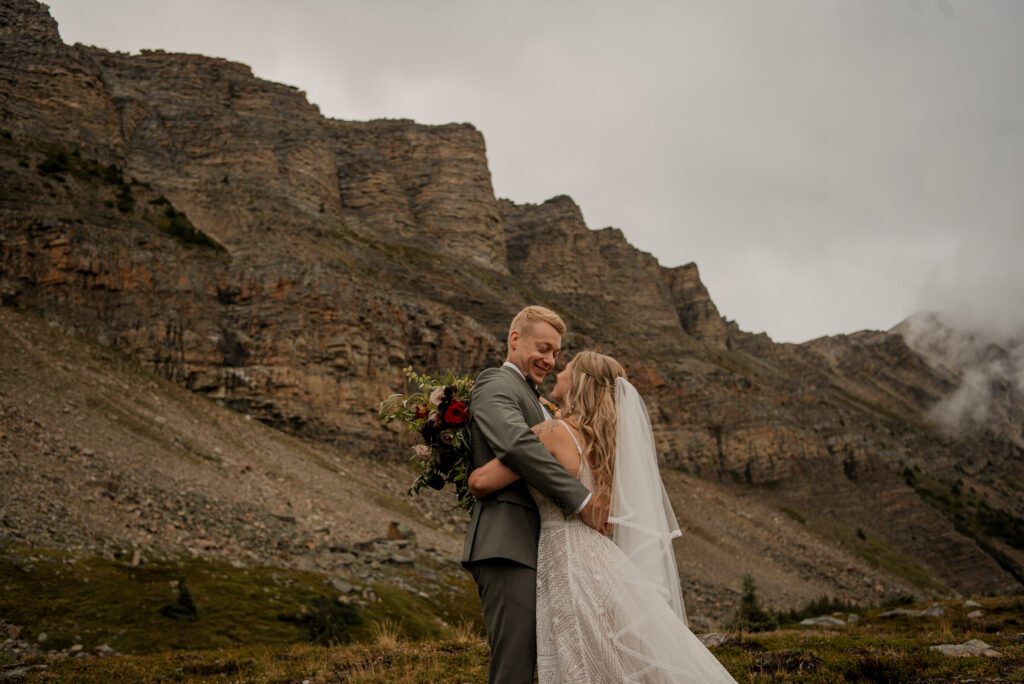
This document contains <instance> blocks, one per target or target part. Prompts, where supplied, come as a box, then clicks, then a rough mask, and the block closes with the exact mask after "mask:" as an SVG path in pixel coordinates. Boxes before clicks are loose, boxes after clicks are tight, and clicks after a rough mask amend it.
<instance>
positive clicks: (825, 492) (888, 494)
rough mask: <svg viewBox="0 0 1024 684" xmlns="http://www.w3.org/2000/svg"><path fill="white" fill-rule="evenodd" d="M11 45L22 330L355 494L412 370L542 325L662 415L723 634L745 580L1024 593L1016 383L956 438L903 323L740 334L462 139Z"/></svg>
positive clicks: (868, 589) (10, 278)
mask: <svg viewBox="0 0 1024 684" xmlns="http://www.w3.org/2000/svg"><path fill="white" fill-rule="evenodd" d="M0 38H2V42H0V56H2V60H0V83H2V86H0V173H2V176H0V178H2V187H0V302H2V303H3V305H4V306H5V307H16V308H19V309H22V310H25V311H27V312H30V313H31V314H32V315H36V316H41V317H43V318H44V319H45V320H47V321H49V322H50V323H51V324H52V325H53V326H54V327H55V328H56V329H58V330H60V331H62V332H64V333H69V334H71V335H73V336H77V337H85V338H88V339H93V340H96V341H98V342H99V343H100V344H101V345H104V346H106V347H109V348H112V349H116V350H118V352H119V353H123V354H124V355H126V357H127V358H130V359H132V360H134V361H135V362H137V363H138V364H140V365H141V367H142V368H144V369H146V370H147V371H148V372H151V373H154V374H155V375H156V376H158V377H160V378H163V379H165V380H167V381H170V382H171V383H173V384H174V385H176V386H178V387H183V388H187V389H188V390H191V391H192V392H194V393H196V394H198V395H200V396H202V397H205V398H206V399H209V400H211V401H213V402H215V403H216V404H219V405H220V406H222V407H225V408H230V409H233V410H234V411H235V412H237V413H239V414H242V415H244V416H249V417H252V418H254V419H257V420H258V421H259V422H261V423H263V424H266V425H267V426H270V427H273V428H278V429H280V430H283V431H285V432H287V433H290V434H291V435H292V436H295V437H298V438H300V439H302V440H304V441H305V442H306V443H307V444H310V445H314V446H312V447H310V448H315V449H318V450H322V449H327V450H329V451H330V452H331V453H336V454H338V455H339V457H343V458H345V459H353V460H352V463H353V464H361V465H353V466H351V468H352V470H351V472H356V471H357V470H365V471H373V470H374V468H377V467H383V466H381V464H383V463H386V464H388V465H387V467H388V468H399V469H400V468H401V464H402V461H403V460H404V453H403V451H402V448H401V447H400V446H398V445H396V442H395V439H394V436H393V434H392V433H390V432H388V431H387V430H385V429H383V428H381V427H380V426H379V425H378V424H377V423H376V421H375V420H374V406H375V404H376V402H377V401H378V400H379V399H381V398H383V397H384V396H386V395H387V394H389V393H390V392H391V391H394V390H395V389H398V388H401V387H403V383H404V379H403V375H402V369H403V368H404V367H406V366H408V365H412V366H414V367H416V368H417V369H421V370H431V369H444V368H453V369H461V370H463V371H467V372H471V371H477V370H480V369H481V368H483V367H486V366H488V365H491V364H494V363H497V362H499V361H500V360H501V358H502V357H503V352H504V346H503V345H504V334H505V329H506V326H507V324H508V321H509V320H510V319H511V316H512V315H513V314H514V313H515V312H516V311H517V310H518V309H519V308H521V307H522V306H524V305H526V304H529V303H542V304H545V305H547V306H550V307H552V308H554V309H556V310H557V311H559V312H560V313H562V314H563V316H564V318H565V319H566V321H567V323H568V325H569V328H570V332H569V334H568V335H567V337H566V340H565V342H566V344H567V347H568V348H569V349H570V351H571V350H578V349H582V348H586V347H594V348H598V349H600V350H602V351H605V352H608V353H611V354H614V355H616V356H618V357H619V358H621V360H623V361H624V363H625V365H626V367H627V368H628V370H629V372H630V374H631V375H632V377H633V378H634V379H635V381H636V383H637V385H638V386H639V387H640V389H641V391H642V392H643V393H644V395H645V397H646V398H647V400H648V406H649V409H650V411H651V415H652V419H653V420H654V422H655V430H656V437H657V439H658V442H659V450H660V453H661V455H662V456H663V457H664V473H665V477H666V480H667V482H668V483H669V484H670V488H671V494H672V496H673V500H674V501H675V502H676V504H677V509H676V510H677V512H678V513H679V515H680V518H681V520H684V521H686V522H687V523H688V524H689V525H690V529H691V532H692V535H691V541H692V544H690V545H689V546H687V547H686V550H685V551H684V550H682V549H680V550H679V553H680V567H681V573H682V575H683V576H684V581H685V582H687V583H688V586H690V587H691V591H692V592H693V593H694V594H695V595H697V596H702V597H707V598H704V599H701V600H699V601H698V603H702V604H703V605H705V606H706V607H707V609H708V610H709V611H710V610H712V609H713V606H715V605H718V606H719V607H721V606H722V605H726V604H727V603H728V601H729V600H731V598H730V597H732V598H734V597H735V595H736V593H737V592H738V590H739V586H740V577H741V575H742V573H743V572H744V571H745V570H748V569H756V570H757V573H759V574H760V575H761V576H762V578H763V580H762V584H763V585H764V590H765V593H766V595H767V596H768V597H769V600H770V601H775V602H776V603H779V604H787V605H794V604H796V603H798V602H800V601H801V597H809V596H812V595H817V594H819V593H823V592H829V593H832V594H833V595H838V596H843V597H845V598H848V599H854V600H862V601H878V600H881V599H882V598H884V597H885V596H888V595H891V594H894V593H899V592H902V591H909V592H914V593H918V594H921V595H940V594H948V593H1004V592H1011V591H1019V590H1021V588H1022V587H1024V572H1022V570H1021V566H1022V564H1024V551H1022V549H1024V520H1022V518H1024V503H1022V502H1024V497H1021V492H1022V491H1024V449H1022V446H1021V433H1020V425H1021V423H1020V422H1019V416H1020V407H1021V406H1022V403H1021V401H1020V393H1019V389H1018V390H1013V391H1010V390H1008V391H1007V393H1006V395H1005V397H1004V399H1005V401H1004V402H1003V404H1000V406H1003V405H1005V407H1007V408H1005V409H1004V412H1005V413H1006V414H1007V416H1010V419H1009V422H1008V423H1007V425H1008V426H1009V427H1008V428H1007V429H1006V430H1001V431H999V430H997V431H993V430H992V429H990V427H991V426H989V425H975V424H968V425H963V426H960V429H959V430H958V431H956V432H950V431H949V430H948V429H945V428H943V427H942V425H941V424H939V423H937V422H936V419H935V416H934V413H933V411H934V407H935V406H937V405H940V404H941V403H942V402H943V401H945V400H947V399H948V398H950V397H952V396H955V395H956V393H957V391H958V388H960V387H962V386H963V383H964V375H963V373H962V372H960V371H957V370H956V369H955V368H953V369H951V368H950V367H947V366H943V365H941V364H937V363H935V361H934V358H933V357H932V356H929V354H927V353H924V352H922V350H921V348H920V347H919V346H916V345H915V344H914V343H913V342H912V341H911V340H910V339H909V338H908V335H907V331H906V329H905V328H899V327H898V328H896V329H894V330H893V331H889V332H875V331H865V332H861V333H856V334H853V335H841V336H834V337H826V338H821V339H818V340H812V341H810V342H807V343H804V344H800V345H793V344H776V343H774V342H772V340H771V339H769V338H768V337H767V336H766V335H763V334H761V335H755V334H751V333H747V332H744V331H742V330H741V329H740V327H739V325H738V324H737V323H736V322H733V321H729V320H726V319H725V318H724V317H722V316H721V315H720V313H719V312H718V310H717V308H716V307H715V304H714V303H713V301H712V298H711V296H710V294H709V293H708V291H707V289H706V288H705V286H704V285H703V284H702V283H701V280H700V276H699V272H698V269H697V266H696V265H694V264H687V265H684V266H680V267H678V268H666V267H664V266H662V265H660V264H659V263H658V261H657V260H656V259H655V257H653V256H652V255H650V254H646V253H644V252H641V251H639V250H637V249H635V248H634V247H632V246H631V245H630V244H629V243H628V242H627V241H626V240H625V238H624V237H623V234H622V233H621V232H620V231H619V230H616V229H614V228H605V229H602V230H591V229H590V228H589V227H587V226H586V225H585V223H584V221H583V219H582V214H581V212H580V210H579V208H578V207H577V206H576V205H575V203H574V202H573V201H572V200H571V199H570V198H568V197H555V198H553V199H551V200H548V201H547V202H544V203H543V204H539V205H533V204H525V205H521V204H516V203H514V202H512V201H509V200H506V199H499V198H496V197H495V196H494V192H493V188H492V186H491V181H490V173H489V171H488V168H487V158H486V148H485V144H484V139H483V136H482V135H481V134H480V132H479V131H477V130H476V129H475V128H473V127H472V126H471V125H468V124H451V125H446V126H424V125H419V124H416V123H414V122H412V121H408V120H380V121H369V122H351V121H340V120H333V119H328V118H325V117H323V116H322V115H321V114H320V113H319V111H318V110H317V108H316V107H315V106H313V105H311V104H310V103H308V102H307V100H306V99H305V96H304V95H303V93H302V92H301V91H298V90H296V89H295V88H292V87H290V86H285V85H281V84H276V83H270V82H267V81H263V80H260V79H258V78H256V77H254V76H253V74H252V72H251V70H250V69H249V68H248V67H246V66H245V65H241V64H237V63H233V62H229V61H226V60H222V59H213V58H208V57H203V56H199V55H182V54H169V53H164V52H161V51H144V52H143V53H141V54H138V55H129V54H122V53H111V52H107V51H104V50H100V49H97V48H94V47H87V46H82V45H74V46H69V45H66V44H64V43H63V41H62V40H61V38H60V35H59V32H58V30H57V25H56V23H55V22H54V20H53V18H52V17H51V16H50V15H49V13H48V11H47V9H46V7H45V5H41V4H39V3H37V2H35V1H34V0H0ZM1007 353H1009V352H1007ZM28 368H31V367H28ZM25 372H26V373H28V371H25ZM9 377H10V376H7V377H4V378H3V384H4V385H5V387H4V388H3V390H4V393H5V394H4V396H13V394H10V393H9V390H8V389H7V387H8V386H9V384H10V383H12V382H14V380H13V379H9ZM17 382H20V383H24V382H27V383H32V382H33V380H32V375H31V373H29V374H27V375H24V376H19V380H18V381H17ZM10 410H12V411H13V410H19V411H26V410H28V409H26V408H25V407H24V406H21V405H15V406H13V407H11V409H10ZM1015 421H1016V422H1015ZM1014 430H1016V432H1014ZM32 443H33V442H32V441H31V440H30V441H28V442H26V443H25V444H24V445H23V446H21V447H19V448H21V449H25V450H28V451H32V449H34V448H35V447H33V446H31V445H32ZM239 458H240V459H243V460H244V459H245V458H248V457H247V456H244V457H243V456H241V455H240V456H239ZM240 463H241V461H240ZM240 467H241V466H240ZM19 472H20V471H19ZM396 472H398V471H396ZM23 476H24V477H27V475H19V477H23ZM697 489H700V490H701V492H704V494H702V495H701V496H699V497H698V496H697V494H696V493H695V492H696V490H697ZM69 495H70V494H69ZM693 497H697V498H693ZM713 502H717V503H713ZM698 504H699V508H700V510H697V511H692V512H691V509H692V507H693V506H694V505H698ZM427 509H428V511H427V513H428V516H429V517H430V519H432V520H433V524H435V525H450V524H451V521H450V520H449V518H448V517H447V516H450V512H445V511H444V510H442V509H443V506H442V507H437V506H433V507H427ZM711 512H713V513H714V515H713V516H712V517H707V515H706V513H711ZM744 514H745V515H746V516H747V517H743V516H744ZM5 520H14V519H13V518H7V519H5ZM20 520H21V518H17V519H16V520H15V522H13V523H11V522H5V523H4V524H5V525H6V526H7V527H5V528H4V530H5V533H10V531H11V530H15V531H16V530H18V529H19V526H21V525H22V524H23V523H22V522H19V521H20ZM25 524H27V523H25ZM452 533H453V534H456V536H457V531H456V532H452ZM438 544H439V546H443V544H441V543H440V542H438ZM690 554H692V555H690ZM716 558H717V559H718V561H715V562H712V561H711V560H709V559H716ZM736 559H740V560H736ZM719 561H720V562H719ZM705 563H710V564H705ZM714 596H718V597H719V599H718V603H717V604H716V603H715V599H713V598H711V597H714ZM722 601H725V603H724V604H723V603H722Z"/></svg>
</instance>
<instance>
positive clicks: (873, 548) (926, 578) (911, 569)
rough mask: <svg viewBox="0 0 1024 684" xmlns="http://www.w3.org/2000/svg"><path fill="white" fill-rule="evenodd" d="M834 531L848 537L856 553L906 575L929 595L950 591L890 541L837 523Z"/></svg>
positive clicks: (847, 539) (896, 572) (836, 534)
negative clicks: (854, 530)
mask: <svg viewBox="0 0 1024 684" xmlns="http://www.w3.org/2000/svg"><path fill="white" fill-rule="evenodd" d="M858 532H859V533H860V534H858ZM833 534H834V535H835V538H842V539H844V540H846V541H847V543H848V545H849V546H850V547H851V548H852V549H853V550H854V552H855V553H856V554H857V555H858V556H860V557H861V558H863V559H864V560H866V561H867V562H868V563H870V564H871V565H872V566H873V567H876V568H880V569H883V570H887V571H888V572H890V573H892V574H893V575H896V576H897V577H902V578H903V579H905V580H907V581H908V582H910V583H911V584H912V585H913V586H915V587H918V588H919V589H921V590H923V591H924V592H925V594H926V595H928V594H931V595H940V596H942V595H946V594H948V592H949V590H948V588H947V587H945V586H944V585H942V584H940V583H939V582H936V581H935V580H934V579H933V578H932V576H931V574H930V573H929V572H928V571H927V570H925V569H924V568H922V567H921V566H920V565H918V564H917V563H915V562H914V559H913V558H911V557H910V556H908V555H907V554H905V553H901V552H899V551H897V550H896V549H895V548H894V547H893V545H892V544H890V543H889V541H888V540H886V539H883V538H881V537H876V536H874V535H868V534H865V533H864V532H863V530H861V529H859V528H858V529H857V531H856V532H851V531H850V530H848V529H846V528H843V527H839V526H835V527H834V528H833Z"/></svg>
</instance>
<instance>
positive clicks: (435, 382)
mask: <svg viewBox="0 0 1024 684" xmlns="http://www.w3.org/2000/svg"><path fill="white" fill-rule="evenodd" d="M405 375H406V377H408V378H409V381H410V382H411V383H412V384H414V385H416V387H417V388H418V390H417V391H415V392H413V393H411V394H392V395H391V396H390V397H388V398H387V399H385V400H384V401H382V402H381V403H380V406H378V407H377V420H380V421H383V422H384V423H386V424H388V425H390V424H391V423H394V422H398V423H399V424H401V425H403V426H405V430H404V431H403V433H402V435H403V436H405V435H408V434H410V433H413V432H415V433H416V434H417V435H418V441H417V442H416V443H415V444H414V445H413V446H412V452H413V455H412V461H413V463H414V464H415V466H416V479H415V480H413V483H412V486H411V487H409V496H413V495H415V494H416V493H417V492H419V491H420V490H421V489H423V488H424V487H431V488H432V489H443V488H444V486H445V484H446V483H451V484H453V485H455V494H456V496H458V499H459V508H462V509H465V510H466V511H470V512H472V510H473V503H474V499H473V495H472V494H470V493H469V473H470V471H472V470H473V454H472V445H471V443H470V435H469V420H470V411H469V402H470V396H471V394H472V391H473V379H472V378H470V377H469V376H467V375H456V374H454V373H452V372H450V371H449V372H447V373H444V374H442V375H439V376H432V375H419V374H417V373H416V372H415V371H413V369H412V368H406V369H405Z"/></svg>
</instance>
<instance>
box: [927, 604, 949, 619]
mask: <svg viewBox="0 0 1024 684" xmlns="http://www.w3.org/2000/svg"><path fill="white" fill-rule="evenodd" d="M945 614H946V609H945V608H943V607H942V606H940V605H939V604H938V603H936V604H935V605H934V606H932V607H931V608H929V609H928V610H926V611H924V615H927V616H928V617H942V616H943V615H945Z"/></svg>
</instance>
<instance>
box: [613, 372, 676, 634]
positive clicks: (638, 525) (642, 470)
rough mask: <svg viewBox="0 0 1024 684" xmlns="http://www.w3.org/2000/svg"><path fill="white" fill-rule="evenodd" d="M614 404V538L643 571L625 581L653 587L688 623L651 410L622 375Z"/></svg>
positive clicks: (672, 514) (673, 518)
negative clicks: (616, 423)
mask: <svg viewBox="0 0 1024 684" xmlns="http://www.w3.org/2000/svg"><path fill="white" fill-rule="evenodd" d="M615 405H616V409H617V413H618V429H617V438H616V440H617V445H616V457H615V473H614V475H613V478H612V492H611V515H610V516H609V518H608V521H609V522H611V523H613V524H614V525H615V527H614V531H613V532H612V540H613V541H614V542H615V543H616V544H617V545H618V546H619V548H620V549H622V550H623V552H624V553H625V554H626V556H627V557H628V558H629V560H630V561H632V563H633V564H634V565H635V566H636V567H638V568H639V569H640V571H641V572H640V573H639V575H637V573H635V572H629V573H627V572H623V573H622V574H621V579H622V580H623V581H630V582H634V583H636V582H643V583H645V584H649V585H651V586H652V587H653V588H655V589H656V590H657V591H658V592H659V593H660V594H662V595H663V596H664V597H665V600H666V601H667V602H668V604H669V606H670V607H671V608H672V610H673V611H674V612H675V613H676V614H677V615H678V616H679V617H680V618H681V619H682V621H683V624H687V621H686V609H685V607H684V606H683V596H682V591H681V590H680V588H679V572H678V570H677V568H676V559H675V554H674V553H673V551H672V539H674V538H675V537H678V536H680V534H681V533H680V532H679V524H678V523H677V522H676V517H675V514H674V513H673V512H672V504H671V503H670V502H669V499H668V493H667V492H666V491H665V485H664V484H663V483H662V481H661V474H660V473H659V472H658V455H657V451H656V450H655V447H654V434H653V432H652V431H651V420H650V417H649V416H648V415H647V406H646V404H644V400H643V398H642V397H641V396H640V393H639V392H637V391H636V388H635V387H633V385H631V384H630V383H629V381H628V380H626V379H625V378H621V377H620V378H617V379H616V381H615ZM627 577H629V578H631V579H628V580H627V579H626V578H627ZM641 578H642V579H641Z"/></svg>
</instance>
